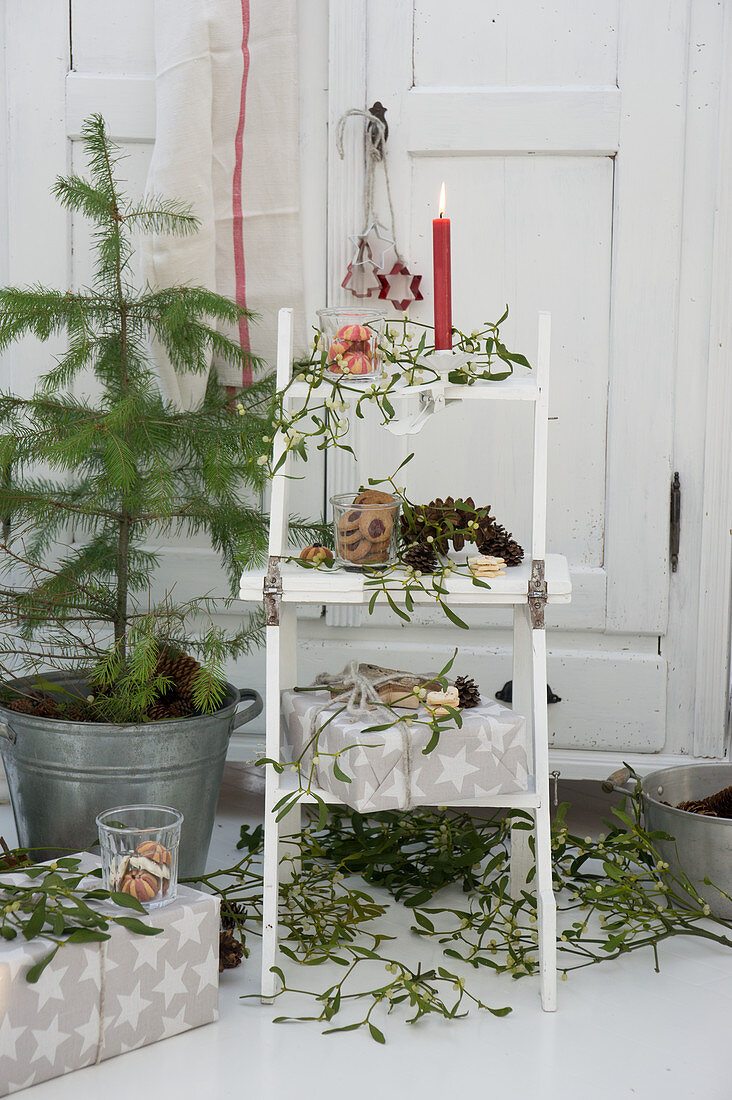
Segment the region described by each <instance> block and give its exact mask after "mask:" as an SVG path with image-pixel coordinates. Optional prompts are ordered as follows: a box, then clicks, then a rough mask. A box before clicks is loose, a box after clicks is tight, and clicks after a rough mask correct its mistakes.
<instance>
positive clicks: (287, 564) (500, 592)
mask: <svg viewBox="0 0 732 1100" xmlns="http://www.w3.org/2000/svg"><path fill="white" fill-rule="evenodd" d="M545 571H546V572H545V576H546V583H547V602H548V603H550V604H559V603H569V602H570V600H571V597H572V582H571V580H570V576H569V568H568V566H567V559H566V558H565V557H562V556H561V555H559V554H547V556H546V559H545ZM405 575H406V571H405V570H404V569H401V568H396V569H395V570H394V571H393V572H390V573H387V574H386V576H387V578H393V584H392V583H390V584H389V591H390V595H391V596H392V598H393V600H394V602H395V603H397V604H403V603H404V588H403V587H402V583H401V581H402V578H403V577H404V576H405ZM530 576H531V566H530V563H529V562H524V563H523V564H522V565H516V566H512V567H511V568H510V569H507V570H506V573H505V576H502V577H494V578H493V579H492V580H491V582H490V585H491V587H490V590H489V589H486V588H480V587H477V586H476V585H474V584H473V583H472V580H471V579H470V577H467V576H463V575H456V574H452V575H451V576H450V578H449V580H447V581H446V582H445V587H446V588H447V590H448V593H449V594H448V595H447V596H446V597H445V599H446V600H447V602H448V603H449V604H450V605H451V606H453V605H458V606H461V607H486V606H490V605H501V604H504V605H506V604H508V605H513V604H520V603H526V600H527V599H528V593H529V580H530ZM265 577H266V571H265V570H261V569H259V570H251V571H249V572H246V573H244V575H243V576H242V579H241V585H240V588H239V599H240V600H246V601H249V602H259V601H260V600H261V599H262V596H263V590H264V581H265ZM280 577H281V584H282V600H283V601H284V602H285V603H303V604H307V603H315V604H318V603H343V604H358V605H366V604H368V602H369V600H370V599H371V596H372V595H373V592H374V588H373V587H372V586H369V584H368V581H369V577H368V575H367V574H364V573H351V572H349V571H347V570H345V569H339V568H333V569H307V568H303V567H302V566H300V565H298V564H297V562H294V561H286V560H285V561H283V562H282V563H281V565H280ZM423 580H424V583H425V587H426V588H427V592H414V591H413V592H412V598H413V600H414V602H415V604H419V605H421V606H427V607H429V606H431V605H433V604H434V602H435V598H434V596H431V595H430V594H429V586H430V579H429V576H428V575H426V576H425V577H424V578H423ZM383 599H384V597H383V595H380V597H379V601H378V602H379V604H380V603H381V601H382V600H383Z"/></svg>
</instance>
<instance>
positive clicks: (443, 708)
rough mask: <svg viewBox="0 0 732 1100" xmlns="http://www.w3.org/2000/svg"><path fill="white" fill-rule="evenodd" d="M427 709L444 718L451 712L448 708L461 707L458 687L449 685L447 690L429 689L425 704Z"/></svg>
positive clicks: (455, 708) (457, 708)
mask: <svg viewBox="0 0 732 1100" xmlns="http://www.w3.org/2000/svg"><path fill="white" fill-rule="evenodd" d="M424 705H425V706H426V707H427V710H431V711H432V713H433V715H434V716H435V717H436V718H442V717H443V716H444V715H446V714H449V711H448V710H447V708H448V707H450V709H451V710H459V709H460V695H459V693H458V689H457V688H456V687H448V688H447V689H446V690H445V691H429V692H428V693H427V698H426V699H425V704H424Z"/></svg>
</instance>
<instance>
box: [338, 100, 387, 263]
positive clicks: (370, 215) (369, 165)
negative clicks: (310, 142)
mask: <svg viewBox="0 0 732 1100" xmlns="http://www.w3.org/2000/svg"><path fill="white" fill-rule="evenodd" d="M349 118H361V119H363V120H364V131H363V138H364V140H363V169H364V188H363V220H364V229H367V228H368V227H369V225H370V224H371V223H372V222H378V217H377V215H376V209H375V205H374V191H375V186H376V169H377V167H378V166H379V165H381V168H382V170H383V173H384V187H385V190H386V201H387V203H388V206H389V219H390V223H391V225H390V232H391V236H392V238H393V240H394V251H395V252H396V258H397V260H398V261H399V263H403V260H402V257H401V254H400V252H399V248H398V246H397V243H396V228H395V218H394V203H393V201H392V197H391V183H390V181H389V166H388V163H387V157H386V135H387V127H386V123H385V122H384V121H383V120H382V119H380V118H379V117H378V116H377V115H372V114H371V112H370V111H364V110H362V109H361V108H359V107H351V109H350V110H349V111H345V112H344V114H342V115H341V117H340V118H339V119H338V126H337V128H336V149H337V150H338V156H339V157H340V158H341V160H343V159H344V157H345V153H344V150H343V137H344V133H345V129H346V124H347V122H348V120H349Z"/></svg>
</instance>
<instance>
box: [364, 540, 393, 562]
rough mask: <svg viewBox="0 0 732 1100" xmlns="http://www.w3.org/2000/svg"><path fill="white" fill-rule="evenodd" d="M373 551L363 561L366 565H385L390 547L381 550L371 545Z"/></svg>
mask: <svg viewBox="0 0 732 1100" xmlns="http://www.w3.org/2000/svg"><path fill="white" fill-rule="evenodd" d="M370 545H371V551H370V553H369V554H367V556H366V557H365V558H364V559H363V563H364V565H383V563H384V562H385V561H387V559H388V557H389V547H388V546H384V547H382V548H379V547H378V546H377V545H376V544H375V543H373V542H372V543H371V544H370Z"/></svg>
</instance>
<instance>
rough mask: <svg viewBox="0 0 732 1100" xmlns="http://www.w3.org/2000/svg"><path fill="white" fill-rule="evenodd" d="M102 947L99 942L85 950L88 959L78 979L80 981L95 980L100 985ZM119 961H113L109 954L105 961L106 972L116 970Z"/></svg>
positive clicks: (85, 956)
mask: <svg viewBox="0 0 732 1100" xmlns="http://www.w3.org/2000/svg"><path fill="white" fill-rule="evenodd" d="M100 956H101V948H100V946H99V944H97V946H96V947H89V948H87V950H86V951H85V952H84V958H85V960H86V966H85V967H84V969H83V970H82V972H81V974H80V975H79V977H78V979H77V981H78V982H79V983H80V982H94V984H95V985H96V986H97V987H98V986H99V982H100V978H101V958H100ZM118 966H119V963H116V962H112V960H111V959H110V958H109V956H108V955H107V956H106V958H105V961H104V972H105V974H109V972H110V970H116V969H117V967H118Z"/></svg>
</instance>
